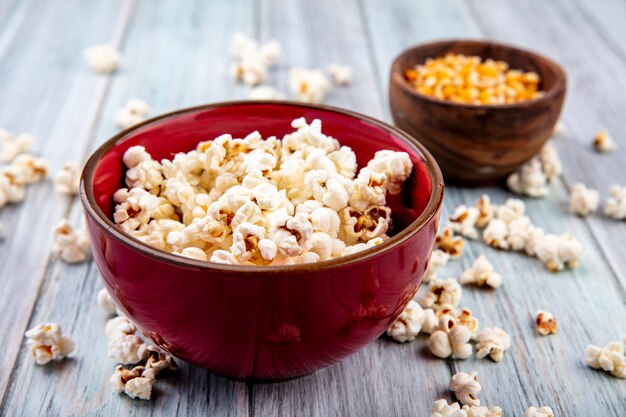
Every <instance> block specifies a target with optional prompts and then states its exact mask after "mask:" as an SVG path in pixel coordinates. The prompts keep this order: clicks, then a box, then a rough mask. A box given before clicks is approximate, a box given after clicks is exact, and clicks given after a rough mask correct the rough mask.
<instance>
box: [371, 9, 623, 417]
mask: <svg viewBox="0 0 626 417" xmlns="http://www.w3.org/2000/svg"><path fill="white" fill-rule="evenodd" d="M424 3H426V2H423V3H418V2H410V1H403V2H394V3H393V6H390V7H387V8H385V10H384V11H383V10H381V8H380V7H378V5H377V3H376V2H375V1H368V0H366V1H364V3H363V4H364V9H365V11H366V15H367V20H368V28H369V30H370V35H371V38H372V39H374V51H375V54H376V62H377V63H378V66H379V74H380V78H381V82H383V83H385V84H386V82H387V75H386V74H387V71H388V67H389V63H390V60H391V59H392V56H393V55H394V54H395V53H397V52H399V51H401V50H402V49H404V48H406V47H409V46H410V45H411V44H414V43H419V42H424V41H426V40H429V39H432V38H437V37H453V36H463V37H467V36H469V37H475V36H476V35H479V34H481V33H483V31H482V27H483V26H482V25H477V24H476V21H477V20H478V19H476V20H474V19H472V15H474V16H476V15H477V14H485V13H486V11H485V10H482V8H481V10H480V11H475V12H474V13H472V15H470V13H469V12H470V10H469V9H468V8H467V7H466V6H465V4H463V3H459V2H452V1H450V2H429V3H428V5H425V4H424ZM433 3H437V5H438V6H439V7H441V8H442V9H443V10H454V15H455V16H456V17H457V18H458V19H460V22H459V21H456V22H454V23H455V24H452V23H451V22H446V21H445V20H442V19H436V18H435V17H434V16H435V15H434V14H433V13H434V12H433V11H430V12H425V9H426V8H428V7H437V6H433ZM508 5H510V4H509V3H507V4H504V5H503V4H500V3H499V4H498V8H500V9H505V8H507V7H508ZM483 6H484V8H485V9H489V8H492V7H495V4H494V3H493V2H489V3H487V2H485V3H484V4H483ZM519 7H522V6H521V5H520V6H519ZM529 8H530V6H529ZM516 13H517V14H519V13H520V12H519V11H514V12H511V15H512V14H516ZM405 15H406V16H410V17H409V18H406V20H408V21H410V24H407V25H403V24H401V22H403V20H402V19H403V16H405ZM438 15H439V16H441V13H440V12H439V13H438ZM494 20H495V18H494ZM550 24H552V22H550V23H549V24H548V25H546V26H550ZM490 25H495V22H494V21H490ZM498 27H502V28H504V27H506V28H508V30H509V31H510V32H511V33H516V34H518V35H519V37H520V39H519V42H521V43H524V39H523V37H524V34H526V33H527V32H530V31H528V30H522V27H523V25H522V23H521V22H517V21H516V19H515V18H514V17H513V16H507V17H506V18H502V17H500V22H499V24H498ZM403 28H406V29H403ZM429 28H430V29H429ZM446 30H448V31H449V33H446ZM403 32H404V33H403ZM414 33H419V36H418V35H415V36H411V35H413V34H414ZM483 34H487V35H492V33H490V32H488V31H485V32H484V33H483ZM492 36H493V35H492ZM376 39H378V41H376ZM376 42H378V44H379V46H376V45H377V44H376ZM537 43H543V44H546V43H548V42H547V40H546V39H543V40H537ZM483 191H484V192H487V193H488V194H489V195H491V196H492V198H493V199H494V200H495V201H496V202H503V201H504V200H505V199H506V198H508V197H511V194H509V193H508V192H506V191H504V190H500V189H487V190H469V189H460V188H452V187H449V188H448V189H447V195H446V198H445V201H444V204H445V207H444V210H445V212H446V213H450V212H451V210H453V208H454V207H456V206H457V205H458V204H461V203H466V204H467V203H471V202H473V201H474V199H475V198H477V197H478V195H479V194H480V193H481V192H483ZM565 199H566V193H565V188H564V187H563V186H562V184H557V185H556V187H555V190H554V192H553V195H552V196H551V197H550V198H548V199H546V200H539V201H527V203H528V211H529V215H530V216H531V218H532V219H533V220H534V221H535V222H536V223H537V224H538V225H540V226H541V227H544V228H545V229H546V230H550V231H552V232H555V233H561V232H565V231H571V232H572V233H573V234H574V235H575V236H576V237H577V238H579V239H580V240H581V241H582V242H583V244H584V245H585V257H584V259H583V261H582V265H581V268H580V269H578V270H576V271H573V272H569V271H568V272H563V273H561V274H558V275H557V276H554V277H553V276H552V275H551V274H550V273H548V272H546V271H545V269H544V268H543V266H542V265H541V264H540V263H539V262H538V261H537V260H534V259H530V258H527V257H525V256H522V255H518V254H510V253H504V252H497V251H495V250H492V249H490V248H488V247H486V246H485V245H483V244H482V243H479V242H469V243H468V245H467V246H468V247H467V250H466V254H465V256H464V257H463V258H462V259H461V261H458V262H457V261H454V262H452V263H450V264H449V265H448V266H447V267H446V268H444V269H443V270H442V273H441V275H442V276H453V277H458V276H459V275H460V273H461V272H462V271H463V270H464V269H465V268H467V267H469V266H470V265H471V263H472V262H473V260H474V259H475V257H476V256H478V254H481V253H484V254H486V255H488V257H489V258H490V259H491V260H492V262H493V263H494V265H495V266H496V269H498V270H499V271H500V272H501V273H502V274H503V276H504V277H505V284H504V286H503V287H502V288H501V289H499V290H497V291H494V292H489V291H487V292H484V291H481V290H478V289H472V288H468V289H464V297H463V301H462V305H465V306H467V307H469V308H471V309H472V310H473V312H474V314H475V315H476V316H477V317H478V318H479V319H480V320H481V326H482V327H489V326H494V325H498V326H500V327H503V328H504V329H506V330H507V331H508V332H509V333H510V334H511V336H512V338H513V340H514V347H513V348H512V350H511V352H508V354H507V355H506V356H505V359H504V360H503V361H502V362H501V363H500V364H494V363H492V362H490V361H488V360H477V359H475V358H472V359H469V360H465V361H453V362H452V367H453V370H454V372H456V371H457V370H464V371H467V372H469V371H471V370H478V371H479V375H480V380H481V383H482V385H483V390H484V395H483V398H485V401H483V402H484V403H486V404H488V405H495V404H499V405H501V406H502V407H503V409H504V411H505V413H506V414H507V415H521V413H523V411H524V409H525V408H526V407H527V406H528V405H531V404H533V403H534V404H538V403H542V404H546V405H551V406H552V407H553V409H554V410H555V412H556V413H557V415H578V414H580V415H591V414H592V410H598V409H603V410H604V409H606V410H611V411H613V412H614V413H615V414H617V413H618V410H621V408H620V406H621V405H623V404H621V403H620V402H621V401H622V399H621V398H623V397H624V391H623V390H624V388H623V387H622V386H620V381H619V380H616V379H615V378H611V377H608V376H606V375H602V374H600V373H598V372H595V371H592V370H590V369H588V368H586V367H585V366H584V364H583V360H584V355H583V350H584V348H585V346H586V345H587V344H588V343H596V344H600V343H606V342H608V341H609V340H620V338H621V332H623V329H622V328H620V325H621V324H622V323H623V322H624V319H625V318H626V315H625V314H624V309H623V300H624V292H623V288H621V287H620V286H619V285H616V281H615V279H616V278H615V275H614V273H613V272H612V271H611V269H610V267H609V266H608V265H606V262H605V259H604V258H603V256H604V254H603V249H605V248H600V247H598V245H597V244H596V242H595V240H594V238H593V236H592V235H591V234H590V233H589V229H588V227H587V226H586V224H585V222H584V221H581V220H579V219H577V218H575V217H573V216H563V210H564V208H563V206H564V201H565ZM539 308H544V309H547V310H550V311H552V312H553V313H555V314H556V315H557V317H558V318H559V320H560V322H561V330H560V333H559V335H557V336H553V337H548V338H541V337H539V336H537V335H536V334H535V333H534V330H533V325H532V319H533V315H534V313H535V311H536V310H537V309H539ZM427 356H428V354H427ZM553 370H554V371H553ZM420 383H422V384H425V385H432V384H434V385H435V386H436V387H437V391H438V392H440V393H442V396H441V397H442V398H448V399H449V398H450V395H449V394H448V393H447V389H446V387H447V383H448V380H447V379H439V380H434V381H424V382H421V381H420ZM621 385H623V384H621ZM580 392H590V394H589V395H588V396H587V395H585V397H584V398H581V397H580V396H579V395H578V394H577V393H580ZM591 398H593V399H594V400H592V401H591V400H589V399H591ZM435 399H436V397H434V396H433V397H431V398H430V402H431V403H432V401H434V400H435ZM581 410H585V411H587V413H585V412H584V411H581ZM607 413H608V414H611V413H610V412H608V411H607Z"/></svg>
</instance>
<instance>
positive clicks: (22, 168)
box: [11, 153, 49, 184]
mask: <svg viewBox="0 0 626 417" xmlns="http://www.w3.org/2000/svg"><path fill="white" fill-rule="evenodd" d="M48 165H49V164H48V161H46V160H45V159H42V158H37V157H36V156H33V155H30V154H26V153H24V154H21V155H18V156H17V157H16V158H15V159H14V160H13V162H12V163H11V167H12V168H14V169H15V172H17V175H18V177H19V179H20V181H21V182H22V183H24V184H33V183H35V182H39V181H41V180H43V179H44V178H46V177H47V176H48Z"/></svg>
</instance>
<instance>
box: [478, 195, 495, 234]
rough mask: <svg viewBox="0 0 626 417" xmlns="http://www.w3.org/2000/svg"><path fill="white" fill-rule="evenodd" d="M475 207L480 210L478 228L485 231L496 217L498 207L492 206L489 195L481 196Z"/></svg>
mask: <svg viewBox="0 0 626 417" xmlns="http://www.w3.org/2000/svg"><path fill="white" fill-rule="evenodd" d="M474 207H476V208H477V209H478V216H477V217H476V227H478V228H481V229H483V228H485V227H486V226H487V225H488V224H489V222H490V221H491V219H493V217H494V216H495V214H496V209H497V206H496V205H495V204H491V199H490V198H489V196H488V195H487V194H481V195H480V197H479V198H478V200H476V202H475V204H474Z"/></svg>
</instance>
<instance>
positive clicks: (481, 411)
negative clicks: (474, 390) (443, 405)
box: [461, 405, 502, 417]
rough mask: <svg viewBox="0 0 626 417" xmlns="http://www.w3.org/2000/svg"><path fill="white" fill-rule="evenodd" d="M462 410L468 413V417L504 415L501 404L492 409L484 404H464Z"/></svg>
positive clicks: (498, 416) (496, 416) (497, 416)
mask: <svg viewBox="0 0 626 417" xmlns="http://www.w3.org/2000/svg"><path fill="white" fill-rule="evenodd" d="M461 410H463V411H465V412H466V413H467V417H501V416H502V408H500V407H499V406H497V405H496V406H495V407H493V408H491V409H489V408H487V407H482V406H476V405H472V406H468V405H464V406H463V408H461Z"/></svg>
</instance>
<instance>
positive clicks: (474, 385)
mask: <svg viewBox="0 0 626 417" xmlns="http://www.w3.org/2000/svg"><path fill="white" fill-rule="evenodd" d="M448 388H449V389H450V391H453V392H454V395H455V396H456V398H457V399H458V400H459V401H460V402H461V404H464V405H468V406H479V405H480V400H479V399H478V398H476V395H477V394H478V393H479V392H480V391H481V389H482V388H481V386H480V384H479V383H478V378H477V377H476V372H472V373H470V374H467V373H465V372H457V373H456V374H454V375H453V376H452V378H450V383H449V384H448Z"/></svg>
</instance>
